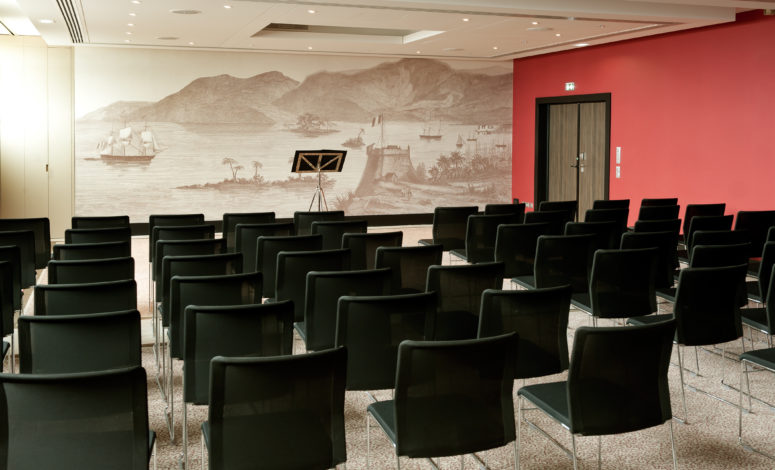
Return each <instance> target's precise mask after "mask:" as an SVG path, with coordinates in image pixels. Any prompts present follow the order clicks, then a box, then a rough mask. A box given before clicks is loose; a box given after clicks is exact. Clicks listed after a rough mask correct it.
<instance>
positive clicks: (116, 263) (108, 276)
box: [48, 257, 135, 284]
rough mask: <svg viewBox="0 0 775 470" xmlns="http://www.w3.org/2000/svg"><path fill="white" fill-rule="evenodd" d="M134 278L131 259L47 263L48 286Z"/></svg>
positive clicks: (133, 265) (132, 260)
mask: <svg viewBox="0 0 775 470" xmlns="http://www.w3.org/2000/svg"><path fill="white" fill-rule="evenodd" d="M134 278H135V260H134V258H132V257H124V258H105V259H89V260H54V259H52V260H51V261H49V262H48V283H49V284H82V283H87V282H105V281H121V280H124V279H134Z"/></svg>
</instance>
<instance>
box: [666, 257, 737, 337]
mask: <svg viewBox="0 0 775 470" xmlns="http://www.w3.org/2000/svg"><path fill="white" fill-rule="evenodd" d="M747 271H748V265H747V264H741V265H739V266H722V267H715V268H684V269H682V270H681V272H680V274H679V275H678V291H677V292H676V295H675V306H674V308H673V312H674V315H675V319H676V340H677V341H678V343H680V344H683V345H685V346H707V345H711V344H719V343H726V342H727V341H732V340H734V339H737V338H739V337H740V336H741V335H742V324H741V321H740V307H739V298H740V297H739V295H740V288H741V286H742V285H743V284H742V283H743V281H744V280H745V275H746V272H747Z"/></svg>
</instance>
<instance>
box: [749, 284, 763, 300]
mask: <svg viewBox="0 0 775 470" xmlns="http://www.w3.org/2000/svg"><path fill="white" fill-rule="evenodd" d="M745 290H746V292H748V298H749V299H751V300H753V301H755V302H764V299H762V293H761V290H759V281H748V282H746V283H745Z"/></svg>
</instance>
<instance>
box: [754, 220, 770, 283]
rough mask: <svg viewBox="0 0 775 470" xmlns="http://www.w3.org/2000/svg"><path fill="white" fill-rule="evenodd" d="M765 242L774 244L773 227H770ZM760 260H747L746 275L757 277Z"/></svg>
mask: <svg viewBox="0 0 775 470" xmlns="http://www.w3.org/2000/svg"><path fill="white" fill-rule="evenodd" d="M766 242H775V226H772V227H770V229H769V230H768V231H767V239H766V240H765V243H766ZM761 262H762V260H761V259H759V258H749V259H748V275H749V276H757V275H758V274H759V265H760V264H761Z"/></svg>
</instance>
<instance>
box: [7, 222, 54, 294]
mask: <svg viewBox="0 0 775 470" xmlns="http://www.w3.org/2000/svg"><path fill="white" fill-rule="evenodd" d="M0 246H17V247H19V263H20V264H19V266H20V267H21V283H22V284H21V286H22V288H23V289H24V288H27V287H30V286H34V285H35V281H36V279H35V278H36V273H35V269H36V268H35V232H33V231H32V230H14V231H5V232H0ZM43 266H44V267H45V263H44V265H43Z"/></svg>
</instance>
